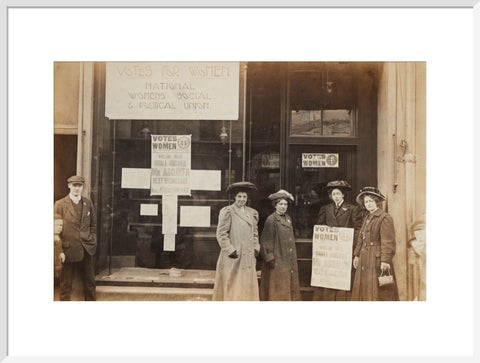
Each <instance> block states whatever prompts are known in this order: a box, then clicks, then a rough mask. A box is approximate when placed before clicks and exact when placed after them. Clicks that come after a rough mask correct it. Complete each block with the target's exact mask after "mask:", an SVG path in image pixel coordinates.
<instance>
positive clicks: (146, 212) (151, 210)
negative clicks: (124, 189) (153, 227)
mask: <svg viewBox="0 0 480 363" xmlns="http://www.w3.org/2000/svg"><path fill="white" fill-rule="evenodd" d="M140 215H141V216H158V204H143V203H142V204H140Z"/></svg>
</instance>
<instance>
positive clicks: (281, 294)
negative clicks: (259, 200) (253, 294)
mask: <svg viewBox="0 0 480 363" xmlns="http://www.w3.org/2000/svg"><path fill="white" fill-rule="evenodd" d="M260 245H261V247H262V255H263V256H264V265H263V268H262V277H261V280H260V300H271V301H284V300H287V301H290V300H294V301H299V300H301V296H300V283H299V280H298V266H297V250H296V248H295V238H294V235H293V227H292V219H291V218H290V217H289V216H288V215H285V216H280V215H278V213H276V212H274V213H272V214H271V215H270V216H268V218H267V220H266V221H265V226H264V227H263V231H262V236H261V238H260ZM272 260H275V266H274V268H273V269H271V268H270V267H269V264H268V262H269V261H272Z"/></svg>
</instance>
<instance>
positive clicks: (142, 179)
mask: <svg viewBox="0 0 480 363" xmlns="http://www.w3.org/2000/svg"><path fill="white" fill-rule="evenodd" d="M150 177H151V173H150V169H140V168H122V183H121V187H122V188H133V189H150Z"/></svg>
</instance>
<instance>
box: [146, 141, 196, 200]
mask: <svg viewBox="0 0 480 363" xmlns="http://www.w3.org/2000/svg"><path fill="white" fill-rule="evenodd" d="M191 150H192V135H152V181H151V191H150V193H151V195H166V194H168V195H190V194H191V193H190V190H191V188H190V167H191Z"/></svg>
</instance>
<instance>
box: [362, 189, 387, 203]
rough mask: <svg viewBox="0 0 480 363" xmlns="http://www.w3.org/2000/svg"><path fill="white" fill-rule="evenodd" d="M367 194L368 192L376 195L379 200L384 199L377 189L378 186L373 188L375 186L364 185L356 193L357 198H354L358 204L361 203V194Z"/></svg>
mask: <svg viewBox="0 0 480 363" xmlns="http://www.w3.org/2000/svg"><path fill="white" fill-rule="evenodd" d="M367 194H370V195H376V196H377V197H379V198H380V199H381V200H385V199H386V198H385V196H384V195H383V194H382V193H381V192H380V190H378V188H375V187H365V188H363V189H361V190H360V193H359V194H358V195H357V198H356V199H355V200H356V201H357V203H358V204H362V201H361V198H362V195H367Z"/></svg>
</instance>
